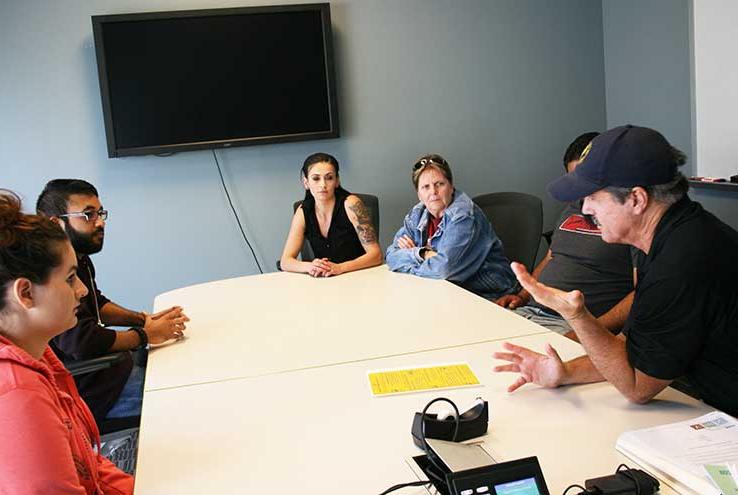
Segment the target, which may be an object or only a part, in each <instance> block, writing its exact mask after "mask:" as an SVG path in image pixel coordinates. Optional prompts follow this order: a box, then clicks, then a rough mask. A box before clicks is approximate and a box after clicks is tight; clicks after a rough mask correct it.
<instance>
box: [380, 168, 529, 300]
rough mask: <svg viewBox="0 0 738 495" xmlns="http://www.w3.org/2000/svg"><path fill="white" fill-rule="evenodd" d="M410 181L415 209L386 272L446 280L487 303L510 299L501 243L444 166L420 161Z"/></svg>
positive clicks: (510, 276)
mask: <svg viewBox="0 0 738 495" xmlns="http://www.w3.org/2000/svg"><path fill="white" fill-rule="evenodd" d="M412 179H413V185H414V186H415V189H416V191H417V192H418V199H419V200H420V203H418V204H416V205H415V206H414V207H413V208H412V210H410V212H409V213H408V214H407V215H406V216H405V224H404V225H403V226H402V228H401V229H400V230H399V231H398V232H397V234H395V238H394V241H393V242H392V245H391V246H390V247H389V248H388V249H387V265H389V267H390V270H392V271H394V272H402V273H412V274H414V275H418V276H419V277H427V278H435V279H444V280H448V281H450V282H454V283H456V284H458V285H460V286H461V287H464V288H465V289H467V290H469V291H471V292H474V293H475V294H478V295H480V296H482V297H485V298H487V299H496V298H498V297H501V296H502V295H504V294H508V293H510V292H511V291H512V290H513V288H514V287H515V284H516V280H515V275H513V273H512V270H511V269H510V262H509V261H508V260H507V258H506V257H505V255H504V253H503V251H502V241H500V239H499V237H497V235H496V234H495V231H494V230H493V229H492V226H491V225H490V223H489V221H488V220H487V217H485V215H484V213H483V212H482V210H480V209H479V207H478V206H476V205H475V204H474V203H473V202H472V200H471V198H469V196H467V195H466V194H465V193H463V192H461V191H457V190H456V189H455V188H454V184H453V175H452V173H451V168H450V167H449V165H448V163H447V162H446V160H444V159H443V157H441V156H439V155H425V156H423V157H422V158H420V159H419V160H418V162H417V163H416V164H415V166H414V167H413V174H412Z"/></svg>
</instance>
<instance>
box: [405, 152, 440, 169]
mask: <svg viewBox="0 0 738 495" xmlns="http://www.w3.org/2000/svg"><path fill="white" fill-rule="evenodd" d="M431 163H432V164H434V165H439V166H446V167H448V163H447V162H446V160H444V159H443V158H441V157H440V156H438V155H434V156H424V157H423V158H421V159H420V160H418V161H417V162H416V163H415V165H413V170H418V169H419V168H420V167H425V166H426V165H429V164H431Z"/></svg>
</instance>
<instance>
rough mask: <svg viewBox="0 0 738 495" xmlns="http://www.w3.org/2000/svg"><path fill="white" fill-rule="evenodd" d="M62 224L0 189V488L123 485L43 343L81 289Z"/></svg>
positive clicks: (108, 493)
mask: <svg viewBox="0 0 738 495" xmlns="http://www.w3.org/2000/svg"><path fill="white" fill-rule="evenodd" d="M76 266H77V259H76V257H75V255H74V251H73V249H72V246H71V244H70V243H69V241H68V240H67V237H66V235H65V234H64V232H63V231H62V230H61V228H59V227H58V226H57V225H55V224H54V223H52V222H51V221H50V220H48V219H46V218H42V217H39V216H36V215H25V214H23V213H21V206H20V200H19V199H18V197H17V196H16V195H15V194H13V193H11V192H9V191H3V192H0V493H2V494H3V495H5V494H7V495H16V494H23V495H35V494H52V493H53V494H55V495H66V494H75V495H85V494H89V495H92V494H95V495H97V494H105V495H124V494H125V495H128V494H131V493H133V478H132V477H131V476H129V475H127V474H125V473H124V472H122V471H121V470H119V469H118V468H117V467H115V465H114V464H113V463H111V462H110V461H109V460H107V459H105V458H104V457H102V456H101V455H100V454H99V453H98V452H99V448H100V434H99V432H98V430H97V426H96V425H95V420H94V419H93V417H92V414H91V413H90V410H89V409H88V408H87V405H86V404H85V403H84V402H83V401H82V399H81V398H80V396H79V393H78V392H77V387H76V386H75V385H74V380H73V379H72V377H71V376H70V374H69V373H68V372H67V370H66V369H64V366H63V365H62V363H61V362H60V361H59V359H57V357H56V356H55V355H54V353H53V352H52V351H51V349H50V348H49V346H48V343H49V340H50V339H51V338H52V337H54V336H56V335H58V334H60V333H62V332H63V331H65V330H66V329H68V328H72V327H74V326H75V325H76V324H77V316H76V313H77V307H78V306H79V301H80V298H81V297H83V296H84V295H85V294H86V293H87V289H86V288H85V286H84V285H83V284H82V282H80V280H79V279H78V278H77V275H76Z"/></svg>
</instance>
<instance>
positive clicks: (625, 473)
mask: <svg viewBox="0 0 738 495" xmlns="http://www.w3.org/2000/svg"><path fill="white" fill-rule="evenodd" d="M621 468H625V469H626V470H627V471H622V470H621ZM618 473H621V474H623V476H625V477H626V478H630V480H631V481H633V484H634V485H635V488H636V495H641V485H640V483H638V479H637V478H636V477H635V475H634V474H633V473H631V472H630V467H629V466H628V465H627V464H621V465H619V466H618V468H617V469H616V470H615V474H618Z"/></svg>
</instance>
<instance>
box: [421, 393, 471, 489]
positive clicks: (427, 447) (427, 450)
mask: <svg viewBox="0 0 738 495" xmlns="http://www.w3.org/2000/svg"><path fill="white" fill-rule="evenodd" d="M436 402H448V403H449V404H451V406H452V407H453V408H454V412H455V413H456V416H455V417H454V423H455V425H454V436H453V437H452V438H451V441H452V442H455V441H456V439H457V438H458V436H459V425H460V423H461V421H460V420H459V408H458V407H456V404H454V401H452V400H450V399H447V398H445V397H437V398H435V399H433V400H432V401H430V402H429V403H428V404H426V405H425V407H424V408H423V412H421V413H420V440H421V441H422V443H423V450H425V455H426V456H428V461H430V463H431V464H433V467H435V468H436V469H437V470H438V472H439V473H443V472H444V469H443V468H442V467H441V466H439V465H438V464H437V463H436V460H435V459H434V458H433V454H432V453H431V450H430V445H428V442H427V441H426V439H425V415H426V413H427V412H428V408H429V407H430V406H432V405H433V404H435V403H436ZM441 481H442V482H443V483H445V481H444V480H441Z"/></svg>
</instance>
